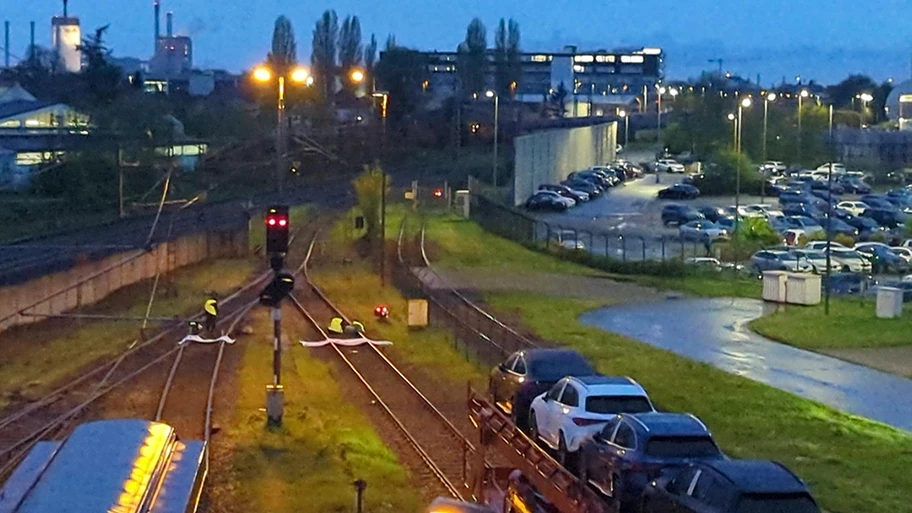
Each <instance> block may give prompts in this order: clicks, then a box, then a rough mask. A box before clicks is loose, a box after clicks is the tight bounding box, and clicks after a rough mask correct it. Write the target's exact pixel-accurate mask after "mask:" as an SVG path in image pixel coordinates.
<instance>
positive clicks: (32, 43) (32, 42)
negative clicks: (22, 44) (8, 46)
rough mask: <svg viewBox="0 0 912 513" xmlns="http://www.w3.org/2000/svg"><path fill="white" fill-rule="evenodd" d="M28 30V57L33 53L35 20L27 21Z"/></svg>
mask: <svg viewBox="0 0 912 513" xmlns="http://www.w3.org/2000/svg"><path fill="white" fill-rule="evenodd" d="M29 30H30V31H31V35H30V36H29V59H31V58H32V56H33V55H35V22H34V21H33V22H31V23H29Z"/></svg>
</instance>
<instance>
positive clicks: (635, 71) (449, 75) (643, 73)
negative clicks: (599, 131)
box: [380, 46, 664, 116]
mask: <svg viewBox="0 0 912 513" xmlns="http://www.w3.org/2000/svg"><path fill="white" fill-rule="evenodd" d="M421 55H422V57H423V58H424V61H425V63H426V66H427V75H428V82H427V84H426V88H425V89H426V91H427V92H428V93H429V94H432V95H433V97H434V99H435V100H437V101H441V100H442V99H444V98H447V97H449V96H452V95H453V94H454V93H455V91H456V88H457V85H458V72H457V63H458V59H459V54H458V52H422V53H421ZM380 59H381V60H382V59H383V53H381V54H380ZM494 59H495V56H494V51H493V50H489V51H488V52H487V60H488V66H487V69H486V70H485V82H486V87H487V88H493V87H494V83H495V79H494V77H495V62H494ZM663 68H664V56H663V52H662V50H661V49H660V48H629V49H616V50H610V51H609V50H596V51H579V50H577V48H576V47H575V46H567V47H564V49H563V50H561V51H560V52H554V53H546V52H524V53H521V54H520V69H521V77H520V79H519V80H518V83H517V84H516V88H515V92H514V95H515V100H517V101H520V102H524V103H542V102H543V101H544V99H545V98H547V97H548V95H550V94H551V93H553V92H554V91H556V90H558V89H559V88H560V87H561V85H563V88H564V89H565V90H566V91H567V92H568V96H567V100H568V105H569V107H568V108H569V110H570V112H569V113H568V114H569V115H571V116H573V115H575V116H588V115H615V114H616V111H617V110H618V109H621V108H630V107H634V108H640V107H641V105H642V103H643V101H644V100H643V92H644V89H645V90H646V91H653V90H654V87H655V85H656V84H658V83H660V82H661V80H662V76H663ZM651 94H652V93H647V95H651ZM647 101H648V99H647Z"/></svg>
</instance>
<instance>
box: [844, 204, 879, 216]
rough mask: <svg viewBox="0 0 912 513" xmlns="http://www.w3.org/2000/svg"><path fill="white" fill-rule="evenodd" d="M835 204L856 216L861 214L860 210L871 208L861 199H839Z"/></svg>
mask: <svg viewBox="0 0 912 513" xmlns="http://www.w3.org/2000/svg"><path fill="white" fill-rule="evenodd" d="M836 206H837V207H839V208H844V209H846V210H848V211H849V212H851V213H852V214H853V215H856V216H858V215H861V213H862V212H864V211H865V210H867V209H869V208H871V206H870V205H868V204H867V203H865V202H863V201H840V202H839V203H838V204H837V205H836Z"/></svg>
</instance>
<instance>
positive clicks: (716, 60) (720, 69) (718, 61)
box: [709, 59, 725, 76]
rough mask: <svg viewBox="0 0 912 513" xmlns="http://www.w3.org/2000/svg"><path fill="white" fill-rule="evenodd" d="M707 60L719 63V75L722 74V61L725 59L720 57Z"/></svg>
mask: <svg viewBox="0 0 912 513" xmlns="http://www.w3.org/2000/svg"><path fill="white" fill-rule="evenodd" d="M709 62H715V63H716V64H718V65H719V76H722V63H723V62H725V61H724V60H722V59H709Z"/></svg>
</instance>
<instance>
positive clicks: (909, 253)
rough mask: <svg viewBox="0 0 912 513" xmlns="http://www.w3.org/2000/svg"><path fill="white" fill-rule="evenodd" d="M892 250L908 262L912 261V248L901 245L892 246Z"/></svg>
mask: <svg viewBox="0 0 912 513" xmlns="http://www.w3.org/2000/svg"><path fill="white" fill-rule="evenodd" d="M890 251H892V252H893V253H896V254H897V255H899V257H900V258H902V259H903V260H905V261H906V262H907V263H912V249H909V248H905V247H902V246H900V247H897V248H890Z"/></svg>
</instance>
